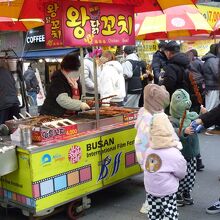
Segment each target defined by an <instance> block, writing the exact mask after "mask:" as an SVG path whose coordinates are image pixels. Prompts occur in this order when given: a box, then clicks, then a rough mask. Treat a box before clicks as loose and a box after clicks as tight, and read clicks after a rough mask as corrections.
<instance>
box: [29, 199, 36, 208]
mask: <svg viewBox="0 0 220 220" xmlns="http://www.w3.org/2000/svg"><path fill="white" fill-rule="evenodd" d="M30 202H31V206H32V207H36V202H35V200H33V199H30Z"/></svg>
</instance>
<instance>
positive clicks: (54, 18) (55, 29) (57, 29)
mask: <svg viewBox="0 0 220 220" xmlns="http://www.w3.org/2000/svg"><path fill="white" fill-rule="evenodd" d="M44 26H45V36H46V47H48V48H50V47H62V46H63V36H62V5H61V3H60V2H53V3H47V4H45V25H44Z"/></svg>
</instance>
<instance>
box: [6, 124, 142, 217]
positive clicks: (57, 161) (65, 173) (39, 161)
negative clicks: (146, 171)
mask: <svg viewBox="0 0 220 220" xmlns="http://www.w3.org/2000/svg"><path fill="white" fill-rule="evenodd" d="M135 134H136V130H135V129H134V128H133V126H131V125H129V126H126V124H124V126H121V128H120V129H112V128H111V132H110V133H103V132H98V131H97V132H96V133H95V134H94V136H93V137H91V136H88V138H86V139H80V138H73V139H72V140H70V141H68V142H67V143H65V141H63V142H61V143H60V144H59V145H56V147H54V148H51V146H50V147H47V146H45V147H40V149H41V150H39V151H30V152H29V154H24V152H22V151H20V152H19V156H18V160H19V170H18V171H16V172H14V173H12V174H10V175H6V176H4V181H3V190H4V191H7V192H8V193H6V195H5V197H7V199H10V200H11V201H12V202H14V203H19V204H21V205H24V206H28V207H32V208H34V212H35V213H38V212H41V211H43V210H47V209H49V208H52V207H58V206H60V205H62V204H65V203H68V202H70V201H73V200H74V199H77V198H80V197H82V196H84V195H88V194H91V193H92V192H95V191H98V190H100V189H102V188H104V187H107V186H109V185H112V184H115V183H117V182H119V181H122V180H124V179H126V178H127V177H129V176H132V175H134V174H137V173H140V172H141V169H140V166H139V165H138V164H137V161H136V157H135V151H134V139H135ZM24 155H25V158H26V159H25V160H24ZM9 182H13V183H16V185H17V186H14V184H13V185H11V184H9ZM19 185H22V187H18V186H19ZM10 193H11V194H12V195H15V196H14V197H13V196H10ZM8 195H9V196H8ZM16 195H19V196H20V197H21V198H20V199H19V200H18V199H17V197H16ZM19 196H18V197H19Z"/></svg>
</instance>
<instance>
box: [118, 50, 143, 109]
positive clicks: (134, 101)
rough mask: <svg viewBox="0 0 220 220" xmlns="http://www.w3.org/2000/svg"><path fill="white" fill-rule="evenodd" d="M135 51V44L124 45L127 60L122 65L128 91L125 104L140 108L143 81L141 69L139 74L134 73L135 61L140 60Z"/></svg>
mask: <svg viewBox="0 0 220 220" xmlns="http://www.w3.org/2000/svg"><path fill="white" fill-rule="evenodd" d="M134 51H135V47H134V46H125V47H124V55H125V58H126V61H125V62H124V63H123V64H122V66H123V72H124V73H123V74H124V78H125V80H126V93H127V94H126V98H125V103H124V105H125V106H126V107H132V108H138V104H139V100H140V97H141V92H142V83H141V79H140V76H141V73H140V71H138V75H135V74H133V73H134V69H135V63H136V61H138V60H139V59H138V56H137V55H136V54H135V53H134ZM132 62H133V65H132ZM131 80H132V82H131ZM131 84H132V85H131ZM131 87H132V89H131Z"/></svg>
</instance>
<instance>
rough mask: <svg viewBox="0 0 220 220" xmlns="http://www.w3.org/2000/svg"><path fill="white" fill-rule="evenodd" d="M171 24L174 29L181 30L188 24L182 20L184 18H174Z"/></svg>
mask: <svg viewBox="0 0 220 220" xmlns="http://www.w3.org/2000/svg"><path fill="white" fill-rule="evenodd" d="M171 24H172V25H173V26H174V27H178V28H180V27H183V26H184V25H185V24H186V22H185V20H184V19H182V18H173V19H172V20H171Z"/></svg>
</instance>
